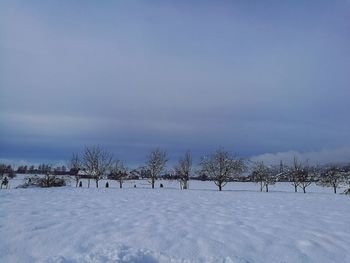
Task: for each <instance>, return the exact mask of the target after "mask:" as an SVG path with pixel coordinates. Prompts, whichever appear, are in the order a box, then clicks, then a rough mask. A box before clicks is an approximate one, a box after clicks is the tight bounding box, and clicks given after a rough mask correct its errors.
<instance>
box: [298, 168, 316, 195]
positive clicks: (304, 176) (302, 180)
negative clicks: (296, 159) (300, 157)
mask: <svg viewBox="0 0 350 263" xmlns="http://www.w3.org/2000/svg"><path fill="white" fill-rule="evenodd" d="M315 174H316V168H315V167H310V166H308V165H305V166H303V167H302V168H301V170H299V172H298V181H299V187H300V188H301V189H303V192H304V194H305V193H306V188H307V187H308V186H310V185H311V184H312V182H313V178H314V176H315Z"/></svg>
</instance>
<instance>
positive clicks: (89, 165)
mask: <svg viewBox="0 0 350 263" xmlns="http://www.w3.org/2000/svg"><path fill="white" fill-rule="evenodd" d="M112 159H113V156H112V154H110V153H109V152H107V151H106V150H104V149H102V148H101V147H100V146H92V147H86V148H85V151H84V155H83V169H84V171H85V172H86V173H87V175H89V176H90V177H91V178H93V179H94V180H95V181H96V187H97V188H98V181H99V180H100V179H101V178H102V177H103V176H104V175H105V174H106V173H107V172H108V171H109V170H110V168H111V165H112Z"/></svg>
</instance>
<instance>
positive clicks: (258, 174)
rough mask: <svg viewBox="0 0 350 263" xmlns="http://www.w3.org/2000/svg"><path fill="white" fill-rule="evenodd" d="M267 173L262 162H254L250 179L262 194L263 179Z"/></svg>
mask: <svg viewBox="0 0 350 263" xmlns="http://www.w3.org/2000/svg"><path fill="white" fill-rule="evenodd" d="M267 173H268V171H267V167H266V166H265V165H264V163H263V162H256V163H254V164H253V169H252V172H251V177H252V179H253V181H254V182H256V183H259V184H260V192H262V190H263V188H264V179H265V176H266V174H267Z"/></svg>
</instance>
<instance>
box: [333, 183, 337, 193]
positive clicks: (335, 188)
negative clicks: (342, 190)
mask: <svg viewBox="0 0 350 263" xmlns="http://www.w3.org/2000/svg"><path fill="white" fill-rule="evenodd" d="M333 190H334V193H335V194H336V193H337V187H336V186H335V185H333Z"/></svg>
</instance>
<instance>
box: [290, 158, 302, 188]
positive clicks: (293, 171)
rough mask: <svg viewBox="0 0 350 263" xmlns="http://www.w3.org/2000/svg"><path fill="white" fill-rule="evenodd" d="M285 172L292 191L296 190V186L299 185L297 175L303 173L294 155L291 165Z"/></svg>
mask: <svg viewBox="0 0 350 263" xmlns="http://www.w3.org/2000/svg"><path fill="white" fill-rule="evenodd" d="M286 173H287V176H288V180H289V182H291V184H292V185H293V186H294V192H298V187H299V185H300V181H299V175H300V174H302V173H303V167H302V164H301V163H300V162H298V159H297V158H296V157H295V156H294V159H293V165H292V166H291V167H289V168H288V170H287V172H286Z"/></svg>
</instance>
